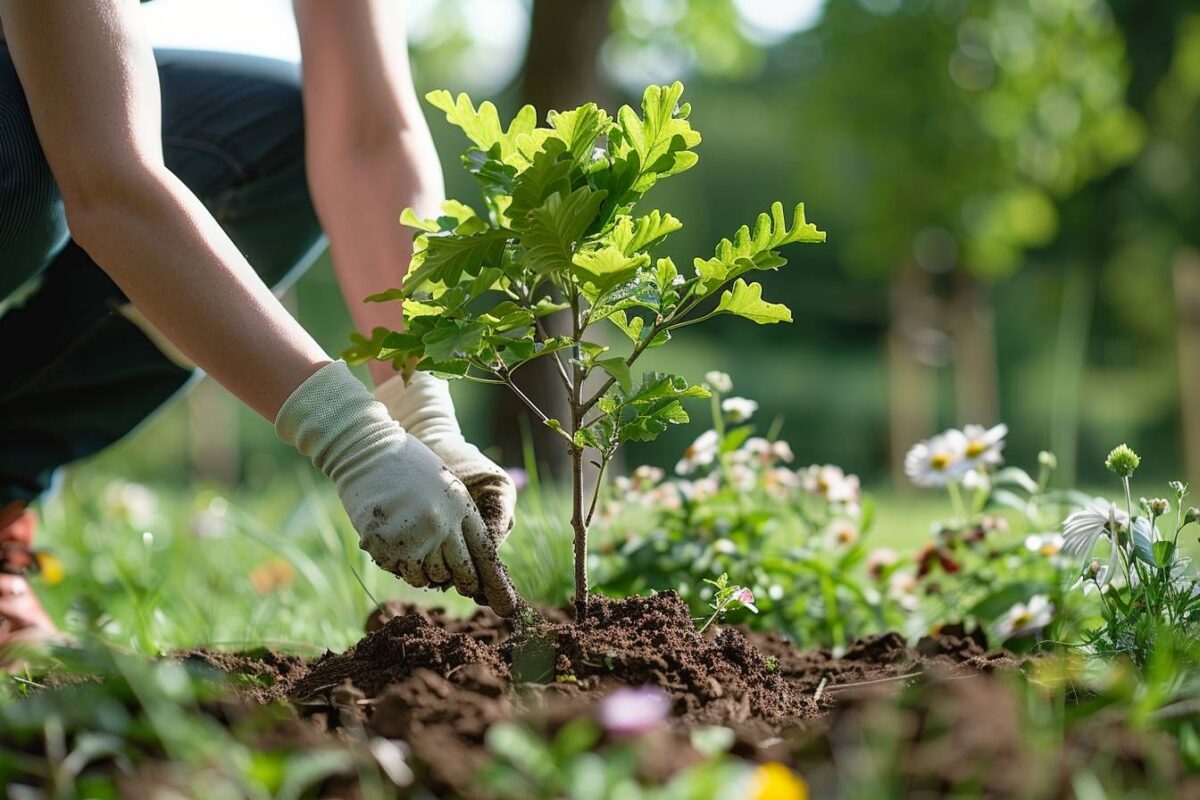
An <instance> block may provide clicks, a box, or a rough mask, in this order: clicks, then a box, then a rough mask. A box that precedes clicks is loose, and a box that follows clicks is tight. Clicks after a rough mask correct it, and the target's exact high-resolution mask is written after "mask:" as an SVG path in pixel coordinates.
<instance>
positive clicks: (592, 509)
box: [583, 453, 610, 527]
mask: <svg viewBox="0 0 1200 800" xmlns="http://www.w3.org/2000/svg"><path fill="white" fill-rule="evenodd" d="M609 458H610V456H609V455H608V454H607V453H606V454H604V455H603V456H602V457H601V459H600V471H599V472H598V473H596V491H594V492H593V493H592V502H591V505H589V506H588V512H587V516H586V517H585V518H584V523H583V524H584V525H587V526H589V527H590V526H591V524H592V517H593V516H594V515H595V513H596V503H597V502H598V501H599V500H600V489H601V487H602V486H604V470H605V468H606V467H607V466H608V460H609ZM593 463H595V462H593Z"/></svg>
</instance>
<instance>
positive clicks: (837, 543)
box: [825, 519, 858, 548]
mask: <svg viewBox="0 0 1200 800" xmlns="http://www.w3.org/2000/svg"><path fill="white" fill-rule="evenodd" d="M825 540H826V541H827V542H828V544H829V546H830V547H833V548H844V547H850V546H851V545H853V544H854V543H855V542H857V541H858V526H856V525H855V524H854V523H853V522H850V521H849V520H844V519H838V520H834V521H833V522H832V523H830V525H829V527H828V528H827V529H826V530H825Z"/></svg>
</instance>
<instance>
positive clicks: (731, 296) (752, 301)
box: [713, 278, 792, 325]
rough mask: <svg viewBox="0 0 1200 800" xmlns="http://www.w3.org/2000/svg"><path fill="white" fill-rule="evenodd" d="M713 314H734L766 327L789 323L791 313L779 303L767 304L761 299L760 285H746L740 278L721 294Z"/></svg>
mask: <svg viewBox="0 0 1200 800" xmlns="http://www.w3.org/2000/svg"><path fill="white" fill-rule="evenodd" d="M713 313H715V314H736V315H737V316H739V317H745V318H746V319H748V320H751V321H753V322H757V323H758V324H759V325H766V324H768V323H772V322H791V321H792V312H791V309H789V308H788V307H787V306H785V305H783V304H781V303H768V302H767V301H765V300H763V299H762V284H761V283H751V284H747V283H746V282H745V281H744V280H742V279H741V278H738V279H737V280H736V281H734V282H733V286H732V287H731V288H729V289H726V290H725V291H724V292H722V293H721V302H719V303H718V304H717V307H716V310H715V311H714V312H713Z"/></svg>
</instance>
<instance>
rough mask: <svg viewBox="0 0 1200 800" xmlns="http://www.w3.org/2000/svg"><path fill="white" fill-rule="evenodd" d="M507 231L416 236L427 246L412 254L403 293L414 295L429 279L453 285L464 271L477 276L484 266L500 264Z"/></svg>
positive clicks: (404, 294)
mask: <svg viewBox="0 0 1200 800" xmlns="http://www.w3.org/2000/svg"><path fill="white" fill-rule="evenodd" d="M508 235H509V234H508V232H507V231H503V230H496V229H489V230H487V231H485V232H483V233H477V234H475V235H473V236H458V235H455V234H446V235H442V236H434V235H432V234H424V235H422V236H419V237H417V238H418V247H420V245H421V244H424V247H423V248H422V249H420V250H418V251H417V252H416V253H414V254H413V260H412V265H411V266H410V268H409V269H410V271H409V273H408V275H407V276H406V277H405V279H404V286H403V289H402V292H403V296H404V297H412V295H413V293H414V292H416V291H417V290H418V289H420V288H422V287H423V286H424V285H425V284H426V283H428V282H430V281H435V282H437V283H441V284H444V285H446V286H451V285H453V284H456V283H458V282H459V281H460V280H461V279H462V276H463V275H464V274H466V275H470V276H475V275H478V274H479V271H480V270H481V269H483V268H484V267H485V266H489V267H490V266H499V264H500V257H501V255H502V254H503V252H504V245H505V242H507V241H508ZM420 240H424V241H423V242H421V241H420Z"/></svg>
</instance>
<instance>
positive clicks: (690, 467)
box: [675, 431, 721, 475]
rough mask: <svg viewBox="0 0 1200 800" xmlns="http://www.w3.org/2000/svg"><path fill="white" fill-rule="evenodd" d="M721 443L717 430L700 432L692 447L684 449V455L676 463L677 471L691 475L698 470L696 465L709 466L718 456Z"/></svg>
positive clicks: (680, 473)
mask: <svg viewBox="0 0 1200 800" xmlns="http://www.w3.org/2000/svg"><path fill="white" fill-rule="evenodd" d="M720 443H721V440H720V437H719V436H717V432H716V431H705V432H704V433H702V434H700V436H699V437H697V438H696V441H694V442H692V445H691V447H689V448H688V449H687V450H684V451H683V456H682V457H680V459H679V463H678V464H676V465H675V472H676V473H678V474H679V475H691V474H692V473H693V472H695V471H696V467H707V466H708V465H709V464H711V463H713V459H715V458H716V457H717V447H718V446H719V445H720Z"/></svg>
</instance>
